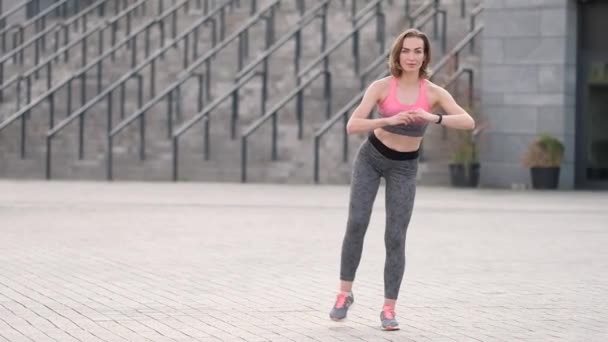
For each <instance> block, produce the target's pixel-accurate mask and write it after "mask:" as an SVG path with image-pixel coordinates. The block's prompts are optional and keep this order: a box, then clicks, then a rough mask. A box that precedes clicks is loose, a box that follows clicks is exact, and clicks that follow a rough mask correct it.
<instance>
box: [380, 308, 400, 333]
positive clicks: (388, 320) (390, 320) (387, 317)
mask: <svg viewBox="0 0 608 342" xmlns="http://www.w3.org/2000/svg"><path fill="white" fill-rule="evenodd" d="M380 321H381V322H382V329H383V330H399V322H397V320H396V319H395V308H394V307H392V306H384V307H383V308H382V312H381V313H380Z"/></svg>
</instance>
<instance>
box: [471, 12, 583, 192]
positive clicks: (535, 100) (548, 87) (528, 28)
mask: <svg viewBox="0 0 608 342" xmlns="http://www.w3.org/2000/svg"><path fill="white" fill-rule="evenodd" d="M484 5H485V13H484V25H485V29H484V32H483V37H482V45H483V52H482V89H483V90H482V112H481V114H482V116H483V117H484V118H485V120H486V121H487V127H486V129H485V130H484V132H483V134H482V135H481V137H480V160H481V164H482V172H481V173H482V174H481V184H482V186H492V187H511V186H513V185H514V184H530V174H529V170H528V169H527V168H525V167H524V166H522V163H521V159H522V157H523V155H524V153H525V151H526V149H527V146H528V144H529V143H530V142H531V141H532V140H534V138H535V137H536V136H537V135H538V134H540V133H551V134H553V135H555V136H556V137H557V138H559V139H560V140H561V141H562V142H564V144H565V147H566V156H565V160H564V163H563V165H562V170H561V177H560V187H561V188H572V187H573V186H574V149H575V139H574V135H575V124H574V123H575V113H576V112H575V94H576V92H575V90H576V37H577V30H576V1H575V0H486V1H485V4H484Z"/></svg>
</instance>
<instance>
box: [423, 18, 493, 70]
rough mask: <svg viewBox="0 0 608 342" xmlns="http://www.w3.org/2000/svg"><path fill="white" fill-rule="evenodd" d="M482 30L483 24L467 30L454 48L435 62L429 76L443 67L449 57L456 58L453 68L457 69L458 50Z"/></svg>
mask: <svg viewBox="0 0 608 342" xmlns="http://www.w3.org/2000/svg"><path fill="white" fill-rule="evenodd" d="M482 30H483V25H478V26H477V27H476V28H475V29H473V31H471V32H469V33H468V34H467V35H466V36H465V37H464V38H462V40H461V41H460V42H459V43H458V44H456V46H454V48H452V50H450V51H449V52H448V53H447V54H445V55H444V56H443V57H442V58H441V59H440V60H439V62H437V64H435V67H434V68H433V69H432V71H431V74H430V75H429V77H430V78H432V77H433V76H434V75H435V74H437V72H438V71H439V70H441V69H443V67H445V66H446V64H447V63H448V62H449V61H450V59H452V58H455V59H456V65H455V68H456V69H458V67H459V58H458V56H459V54H460V52H461V51H462V50H463V48H464V47H465V46H467V45H468V44H469V43H470V42H471V41H472V40H473V39H474V38H475V37H476V36H477V35H478V34H479V33H480V32H481V31H482Z"/></svg>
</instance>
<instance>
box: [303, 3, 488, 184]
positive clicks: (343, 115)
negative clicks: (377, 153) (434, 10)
mask: <svg viewBox="0 0 608 342" xmlns="http://www.w3.org/2000/svg"><path fill="white" fill-rule="evenodd" d="M480 12H481V9H480V7H478V8H475V9H474V10H473V12H472V13H474V14H475V16H476V15H478V14H479V13H480ZM425 19H426V18H425ZM425 19H422V20H421V23H423V22H424V21H425ZM427 20H428V19H427ZM482 30H483V25H477V26H476V27H474V28H472V29H471V31H470V32H469V33H468V34H467V35H466V36H465V37H464V38H463V39H462V40H461V41H460V42H459V43H458V44H457V45H456V46H455V47H454V48H453V49H452V50H450V51H449V52H448V53H447V54H445V56H444V57H443V58H441V59H440V60H439V62H437V63H436V64H435V66H434V67H433V68H431V70H432V71H431V74H430V77H433V76H434V75H436V74H437V72H438V71H439V70H441V69H442V68H443V67H444V66H445V65H447V63H448V61H450V60H452V59H453V58H456V61H458V57H457V56H458V55H459V53H460V52H461V51H462V50H464V48H465V47H466V46H467V45H468V44H470V43H471V42H473V41H474V39H475V38H476V36H477V35H478V34H479V33H480V32H481V31H482ZM382 60H383V62H385V61H386V56H385V58H383V59H382ZM374 63H377V62H374ZM455 63H456V66H457V71H456V72H455V73H454V74H453V75H452V76H451V77H450V78H449V79H448V81H447V82H445V84H443V86H447V85H450V84H452V83H453V82H454V81H455V80H457V79H458V77H459V76H460V75H462V74H467V75H469V77H470V78H469V89H470V93H469V99H468V101H469V103H470V104H472V102H473V91H474V88H473V78H474V71H473V69H471V68H460V67H459V66H458V62H455ZM378 65H380V64H376V65H373V64H372V65H370V67H369V68H368V69H367V70H366V73H365V74H364V75H362V77H366V76H368V75H369V73H370V72H371V71H372V70H374V69H375V68H376V67H377V66H378ZM387 75H388V71H382V72H381V73H380V74H378V75H377V77H376V78H380V77H384V76H387ZM364 94H365V91H361V92H360V93H359V94H357V96H355V97H354V98H353V99H352V100H351V101H349V102H348V103H347V104H346V105H344V106H343V107H342V108H340V110H338V111H337V112H336V113H335V114H334V115H333V116H332V117H331V118H330V119H329V120H327V121H326V122H325V123H324V124H323V126H321V127H320V128H319V129H318V130H317V131H316V132H315V134H314V144H313V153H314V164H313V173H314V181H315V183H319V170H320V156H319V150H320V145H321V138H322V137H323V136H324V135H325V134H326V133H327V132H328V131H329V130H330V129H331V128H332V127H333V126H334V125H335V124H336V123H337V122H338V121H340V120H342V123H343V129H342V131H343V132H342V134H343V139H342V160H343V162H346V161H348V135H347V134H346V125H347V123H348V113H349V112H350V111H351V110H352V109H353V108H355V107H356V106H357V105H358V104H359V103H360V102H361V100H362V99H363V95H364Z"/></svg>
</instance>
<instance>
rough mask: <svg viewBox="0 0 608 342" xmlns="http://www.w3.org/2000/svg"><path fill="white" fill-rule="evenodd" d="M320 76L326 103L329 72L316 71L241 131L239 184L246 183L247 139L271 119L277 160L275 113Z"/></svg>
mask: <svg viewBox="0 0 608 342" xmlns="http://www.w3.org/2000/svg"><path fill="white" fill-rule="evenodd" d="M321 75H324V76H325V77H326V81H325V100H326V102H328V101H329V100H330V96H331V88H330V86H331V81H330V80H331V72H329V71H325V70H317V71H316V72H315V73H313V74H312V75H311V76H310V77H309V78H308V79H307V80H306V81H304V82H303V83H301V84H299V85H298V86H297V87H296V88H294V89H293V90H292V91H291V92H289V94H287V96H285V97H284V98H283V100H281V101H279V103H277V104H276V105H274V106H273V107H272V108H271V109H270V110H269V111H268V112H266V113H265V114H264V116H262V117H260V118H258V119H257V120H255V121H254V122H252V123H251V125H249V126H248V127H247V128H246V129H245V131H243V133H242V134H241V182H243V183H244V182H247V138H248V137H249V136H250V135H251V134H252V133H253V132H255V131H256V130H257V129H258V128H259V127H261V126H262V124H264V123H265V122H266V121H268V120H269V119H272V149H271V150H272V160H277V157H278V156H277V154H278V153H277V144H276V140H277V130H278V128H277V120H278V119H277V112H278V111H279V110H280V109H281V108H283V107H284V106H285V105H286V104H287V103H289V102H290V101H291V100H292V99H293V98H294V97H296V96H297V95H298V94H300V93H301V92H302V90H304V88H306V87H308V86H309V85H310V84H311V83H312V82H313V81H315V80H316V79H317V78H318V77H319V76H321Z"/></svg>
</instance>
